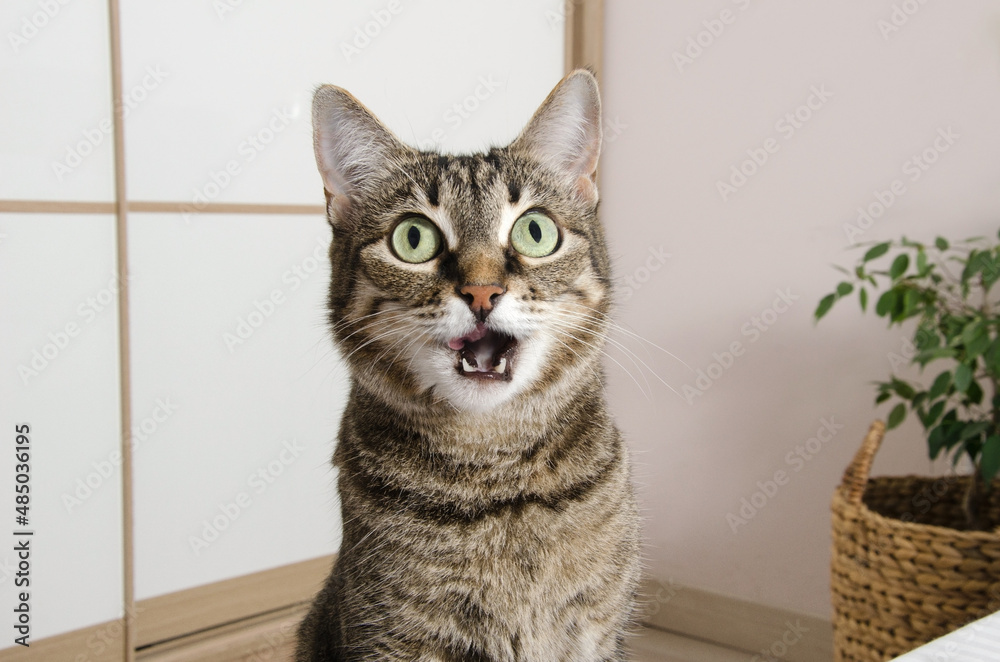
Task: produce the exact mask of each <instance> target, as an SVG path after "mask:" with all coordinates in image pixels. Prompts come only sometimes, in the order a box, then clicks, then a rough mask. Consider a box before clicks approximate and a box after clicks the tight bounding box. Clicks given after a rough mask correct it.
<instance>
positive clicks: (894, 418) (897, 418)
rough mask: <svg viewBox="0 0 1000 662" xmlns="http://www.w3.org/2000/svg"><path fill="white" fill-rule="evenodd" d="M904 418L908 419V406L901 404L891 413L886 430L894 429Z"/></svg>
mask: <svg viewBox="0 0 1000 662" xmlns="http://www.w3.org/2000/svg"><path fill="white" fill-rule="evenodd" d="M904 418H906V405H904V404H903V403H902V402H900V403H899V404H898V405H896V406H895V407H893V408H892V411H891V412H889V420H888V421H887V422H886V429H887V430H891V429H893V428H894V427H896V426H897V425H899V424H900V423H902V422H903V419H904Z"/></svg>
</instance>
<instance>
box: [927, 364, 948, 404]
mask: <svg viewBox="0 0 1000 662" xmlns="http://www.w3.org/2000/svg"><path fill="white" fill-rule="evenodd" d="M949 386H951V371H950V370H945V371H944V372H942V373H941V374H940V375H938V376H937V378H936V379H935V380H934V383H933V384H931V388H930V391H928V392H927V397H928V398H929V399H931V400H937V399H938V398H939V397H941V396H942V395H944V393H945V391H947V390H948V387H949ZM931 411H933V409H932V410H931ZM938 413H939V414H940V412H938Z"/></svg>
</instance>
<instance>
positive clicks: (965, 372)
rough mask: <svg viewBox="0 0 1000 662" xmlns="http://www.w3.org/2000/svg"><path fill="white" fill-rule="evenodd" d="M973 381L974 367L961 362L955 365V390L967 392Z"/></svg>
mask: <svg viewBox="0 0 1000 662" xmlns="http://www.w3.org/2000/svg"><path fill="white" fill-rule="evenodd" d="M971 383H972V368H970V367H969V366H968V365H966V364H964V363H959V364H958V365H957V366H956V367H955V390H956V391H958V392H959V393H965V391H966V389H968V388H969V384H971Z"/></svg>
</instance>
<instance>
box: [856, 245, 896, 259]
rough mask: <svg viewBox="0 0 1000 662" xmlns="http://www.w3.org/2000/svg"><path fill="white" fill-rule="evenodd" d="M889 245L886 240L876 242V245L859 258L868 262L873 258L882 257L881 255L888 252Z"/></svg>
mask: <svg viewBox="0 0 1000 662" xmlns="http://www.w3.org/2000/svg"><path fill="white" fill-rule="evenodd" d="M889 246H890V243H889V242H888V241H886V242H883V243H881V244H878V245H876V246H872V247H871V248H869V249H868V252H867V253H865V256H864V257H863V258H861V261H862V262H869V261H871V260H874V259H875V258H879V257H882V256H883V255H885V254H886V253H888V252H889Z"/></svg>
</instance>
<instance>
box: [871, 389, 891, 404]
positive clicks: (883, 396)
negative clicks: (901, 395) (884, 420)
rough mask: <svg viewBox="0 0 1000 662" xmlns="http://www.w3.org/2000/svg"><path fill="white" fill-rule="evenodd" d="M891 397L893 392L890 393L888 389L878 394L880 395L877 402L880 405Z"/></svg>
mask: <svg viewBox="0 0 1000 662" xmlns="http://www.w3.org/2000/svg"><path fill="white" fill-rule="evenodd" d="M891 397H892V393H889V392H888V391H882V392H881V393H879V394H878V397H877V398H875V404H877V405H880V404H882V403H883V402H885V401H886V400H888V399H889V398H891Z"/></svg>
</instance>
